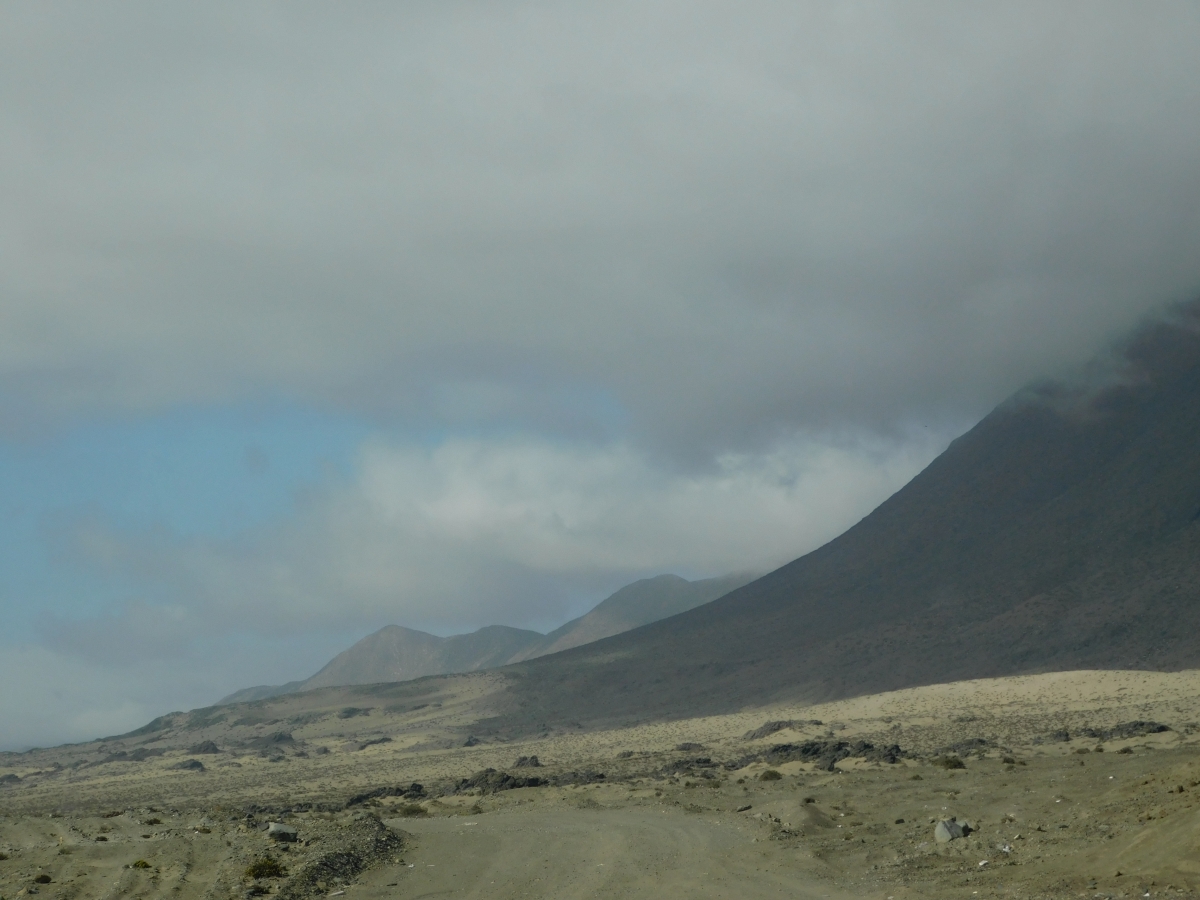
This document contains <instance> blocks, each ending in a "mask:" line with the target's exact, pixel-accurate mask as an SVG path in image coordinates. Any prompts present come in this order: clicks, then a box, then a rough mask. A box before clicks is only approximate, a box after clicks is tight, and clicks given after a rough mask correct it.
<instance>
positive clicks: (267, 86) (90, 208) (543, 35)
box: [0, 0, 1200, 461]
mask: <svg viewBox="0 0 1200 900" xmlns="http://www.w3.org/2000/svg"><path fill="white" fill-rule="evenodd" d="M64 9H69V10H70V12H69V13H64V12H63V10H64ZM135 25H136V27H135ZM3 31H4V33H3V36H0V41H2V42H3V43H2V44H0V108H2V109H4V110H5V112H4V114H3V116H0V148H2V149H0V154H3V155H2V157H0V163H2V164H0V197H2V198H3V201H4V202H3V203H2V204H0V210H2V212H0V247H2V248H3V252H4V257H5V260H6V265H5V267H4V271H3V273H0V293H2V294H3V296H4V303H3V304H0V360H2V362H0V406H2V407H3V410H4V412H5V413H6V416H5V420H6V421H7V422H8V423H9V424H8V426H7V427H8V428H9V429H10V430H14V429H20V428H22V427H26V428H28V427H34V425H35V424H36V423H38V422H42V423H46V422H51V423H53V422H56V421H74V420H75V419H77V418H78V417H80V416H95V415H101V414H108V415H112V414H129V413H133V414H139V413H142V412H145V411H148V410H156V409H162V408H170V407H173V406H177V405H180V404H196V403H199V404H209V403H226V402H237V401H244V400H247V399H249V400H255V399H258V398H262V397H274V396H286V397H289V398H292V399H295V400H299V401H300V402H304V403H312V404H317V405H326V406H332V407H336V408H342V409H345V408H350V409H354V410H357V411H360V412H363V413H364V414H366V415H368V416H370V417H373V418H375V419H376V420H378V421H383V422H393V423H394V422H423V423H427V424H429V425H430V426H431V427H435V428H437V427H459V426H462V425H471V424H472V423H474V424H478V423H479V422H481V421H482V422H487V421H492V420H494V419H495V418H496V417H497V416H501V417H503V418H504V420H505V421H507V422H510V423H511V422H512V421H514V420H515V421H516V422H517V424H519V425H520V426H521V427H522V428H527V429H533V430H537V431H541V432H544V433H553V434H558V435H560V436H562V437H565V438H572V439H573V438H578V437H587V438H589V439H611V438H614V437H620V438H624V437H628V438H629V439H630V440H633V441H635V442H637V443H638V445H639V446H641V447H643V448H648V447H653V448H656V449H657V450H658V451H665V452H669V453H671V454H674V455H675V456H676V457H678V458H681V459H683V458H686V459H689V460H692V461H696V460H705V459H711V458H712V457H713V456H715V455H719V454H721V453H724V452H729V451H746V450H753V449H756V448H761V447H764V446H768V445H770V444H771V442H773V441H775V440H776V439H777V438H778V437H779V436H780V434H781V433H787V432H788V430H789V429H791V428H794V427H810V428H824V427H834V428H836V427H844V426H847V425H850V426H855V427H856V426H860V425H864V424H866V425H868V426H870V427H874V428H877V429H884V430H886V429H888V428H894V427H898V426H904V425H906V424H911V422H912V421H913V420H917V419H927V418H929V417H937V416H948V417H950V418H955V417H961V416H977V415H980V414H982V413H983V412H985V411H986V409H987V408H988V407H989V406H990V405H992V404H994V403H995V402H998V401H999V400H1000V399H1002V398H1003V397H1004V396H1005V395H1006V394H1008V393H1009V392H1010V391H1011V390H1013V389H1015V388H1016V387H1019V386H1020V385H1021V384H1022V383H1024V382H1025V381H1026V380H1028V379H1029V378H1031V377H1034V376H1039V375H1044V374H1048V373H1050V372H1051V371H1053V370H1056V369H1058V368H1061V367H1062V366H1064V365H1068V364H1071V363H1073V362H1076V361H1079V360H1081V359H1083V358H1086V357H1087V356H1088V355H1089V354H1090V353H1091V352H1092V351H1093V350H1095V349H1096V348H1097V347H1098V346H1099V345H1101V344H1102V343H1103V342H1104V341H1105V340H1107V339H1108V338H1109V337H1111V336H1112V335H1113V334H1115V333H1118V332H1120V331H1122V330H1123V329H1125V328H1126V327H1128V325H1129V324H1130V323H1132V322H1133V321H1134V320H1135V319H1136V318H1137V317H1138V316H1140V315H1141V314H1142V313H1143V312H1145V311H1146V310H1147V309H1150V308H1153V307H1155V306H1157V305H1160V304H1162V303H1163V302H1166V301H1170V300H1177V299H1183V298H1186V297H1188V296H1190V295H1192V294H1195V293H1197V292H1198V291H1200V267H1198V264H1197V262H1196V257H1195V253H1194V249H1195V247H1196V246H1197V242H1198V240H1200V213H1197V210H1200V165H1198V162H1200V160H1198V158H1197V157H1198V155H1200V151H1198V150H1197V148H1198V147H1200V63H1198V62H1197V61H1196V57H1195V54H1194V53H1192V52H1191V50H1192V48H1193V47H1194V46H1195V43H1196V40H1197V38H1200V13H1198V12H1197V10H1196V8H1195V6H1194V5H1191V4H1183V3H1176V4H1171V3H1163V4H1156V5H1154V6H1153V7H1146V6H1129V5H1123V4H1094V3H1088V4H1078V3H1059V4H1041V3H1029V4H1023V3H1018V4H1010V5H1007V6H1003V7H995V6H991V7H985V6H958V7H953V6H949V7H948V6H946V5H944V4H905V5H904V6H903V7H901V6H876V7H860V6H856V5H852V4H833V5H829V4H815V5H808V4H793V3H787V4H785V3H776V2H765V0H755V2H750V3H748V4H738V5H736V6H733V5H729V4H720V3H703V2H702V3H688V4H679V3H670V2H668V3H653V4H622V3H615V4H614V3H604V4H595V3H572V4H562V5H547V4H532V3H530V4H525V3H513V4H504V5H499V6H489V5H478V4H461V3H454V2H450V3H439V4H432V5H425V4H402V5H399V6H390V7H389V6H368V7H362V8H360V9H358V10H357V11H356V12H355V13H354V14H349V13H347V12H346V11H344V10H322V9H317V8H313V9H299V8H296V7H286V6H275V7H262V8H250V7H245V6H244V5H238V4H220V3H216V4H205V5H204V6H202V7H195V8H190V9H181V8H173V7H171V8H168V7H161V6H155V5H153V4H149V5H138V4H133V5H130V6H125V7H122V8H121V9H120V10H106V11H105V13H104V14H103V15H99V14H96V13H93V12H89V11H88V10H87V9H86V8H83V7H69V8H66V7H64V8H59V7H55V6H54V5H52V4H45V5H43V4H39V5H38V6H37V7H30V8H29V9H26V10H22V11H19V12H10V13H9V14H7V15H6V27H5V29H4V30H3ZM580 398H585V399H584V401H583V402H582V403H581V402H580Z"/></svg>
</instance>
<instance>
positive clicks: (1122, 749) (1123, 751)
mask: <svg viewBox="0 0 1200 900" xmlns="http://www.w3.org/2000/svg"><path fill="white" fill-rule="evenodd" d="M1117 752H1118V753H1132V752H1133V748H1132V747H1122V748H1121V749H1120V750H1118V751H1117Z"/></svg>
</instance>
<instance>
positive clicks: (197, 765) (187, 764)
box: [169, 759, 204, 772]
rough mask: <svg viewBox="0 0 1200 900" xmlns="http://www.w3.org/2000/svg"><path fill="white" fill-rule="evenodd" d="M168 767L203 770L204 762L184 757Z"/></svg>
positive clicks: (193, 770) (195, 770) (182, 769)
mask: <svg viewBox="0 0 1200 900" xmlns="http://www.w3.org/2000/svg"><path fill="white" fill-rule="evenodd" d="M169 768H172V769H179V770H181V771H187V772H203V771H204V763H202V762H200V760H198V759H185V760H184V761H183V762H177V763H175V765H173V766H170V767H169Z"/></svg>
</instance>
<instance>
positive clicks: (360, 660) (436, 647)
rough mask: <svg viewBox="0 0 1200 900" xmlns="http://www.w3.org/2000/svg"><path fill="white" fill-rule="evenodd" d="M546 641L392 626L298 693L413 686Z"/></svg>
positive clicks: (531, 634) (527, 634)
mask: <svg viewBox="0 0 1200 900" xmlns="http://www.w3.org/2000/svg"><path fill="white" fill-rule="evenodd" d="M543 637H544V636H543V635H542V634H539V633H538V632H536V631H525V630H523V629H520V628H508V627H506V626H504V625H490V626H488V627H487V628H480V629H479V630H478V631H473V632H471V633H470V634H456V635H453V636H452V637H444V638H443V637H437V636H435V635H432V634H426V633H425V632H424V631H414V630H413V629H411V628H402V627H400V626H399V625H388V626H387V627H386V628H381V629H380V630H379V631H376V632H375V633H374V634H369V635H367V636H366V637H365V638H363V639H362V640H361V641H359V642H358V643H357V644H355V645H354V646H353V647H350V648H349V649H348V650H343V651H342V652H341V653H339V654H338V655H337V656H335V657H334V658H333V659H331V660H330V661H329V662H328V663H326V664H325V667H324V668H322V669H321V671H319V672H318V673H317V674H316V675H314V676H313V677H312V678H309V679H308V680H307V681H305V682H303V686H302V687H301V688H299V690H305V691H306V690H310V689H312V688H321V687H333V686H334V685H339V684H376V683H378V682H382V681H409V680H411V679H413V678H421V677H422V676H424V675H449V674H451V673H453V672H474V671H477V670H479V669H492V668H495V667H496V666H502V665H504V664H505V663H507V662H508V661H509V660H511V659H512V658H513V656H515V655H516V654H518V653H520V652H521V651H523V650H525V649H527V648H528V647H530V646H532V645H533V644H535V643H537V642H538V641H540V640H542V638H543Z"/></svg>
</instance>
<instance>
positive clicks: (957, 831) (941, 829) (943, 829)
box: [933, 819, 970, 844]
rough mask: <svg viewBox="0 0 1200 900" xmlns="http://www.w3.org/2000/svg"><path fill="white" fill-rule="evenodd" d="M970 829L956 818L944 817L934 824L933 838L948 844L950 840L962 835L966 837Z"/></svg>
mask: <svg viewBox="0 0 1200 900" xmlns="http://www.w3.org/2000/svg"><path fill="white" fill-rule="evenodd" d="M969 830H970V829H969V828H967V827H965V826H964V825H963V823H962V822H957V821H955V820H954V819H943V820H942V821H940V822H938V823H937V825H935V826H934V829H933V839H934V840H935V841H937V842H938V843H939V844H948V843H950V841H956V840H958V839H959V838H961V837H965V836H966V835H967V833H968V832H969Z"/></svg>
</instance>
